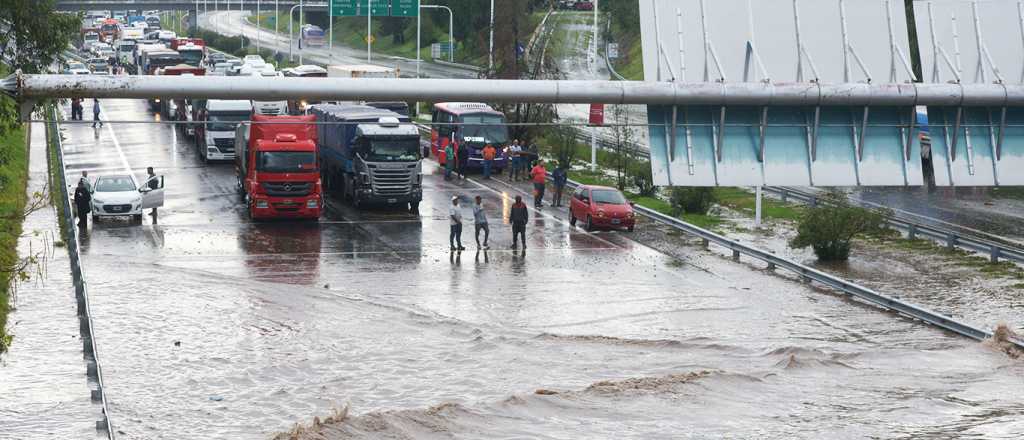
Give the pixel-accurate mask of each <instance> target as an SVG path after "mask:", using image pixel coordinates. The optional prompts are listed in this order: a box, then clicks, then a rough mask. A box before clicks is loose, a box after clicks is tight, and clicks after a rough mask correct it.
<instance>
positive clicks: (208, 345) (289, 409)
mask: <svg viewBox="0 0 1024 440" xmlns="http://www.w3.org/2000/svg"><path fill="white" fill-rule="evenodd" d="M102 104H103V109H104V117H105V118H107V119H114V120H118V119H120V120H139V119H150V120H152V119H154V116H153V115H151V114H150V113H149V112H148V111H146V109H145V106H144V103H142V102H141V101H131V100H104V101H102ZM64 132H65V136H66V137H67V140H66V142H65V150H66V151H65V155H66V158H67V163H68V170H67V172H68V174H69V177H70V178H72V179H75V178H77V175H78V174H79V173H80V172H81V170H89V171H90V175H93V176H95V175H99V174H103V173H120V172H123V171H124V170H126V169H127V170H130V171H131V172H133V173H135V174H136V175H137V176H140V177H141V176H142V175H143V174H144V172H145V171H144V170H145V167H146V166H153V167H155V168H156V170H157V172H158V173H159V174H163V175H165V176H166V182H167V191H166V194H167V203H166V206H165V207H164V208H162V209H161V210H160V214H159V217H158V221H157V222H156V223H155V224H154V221H153V219H152V218H147V219H146V220H144V224H143V225H132V224H129V223H128V222H124V221H103V222H101V223H100V224H90V226H89V230H88V231H86V232H85V234H83V244H82V249H83V252H84V255H83V258H84V262H85V266H86V268H87V273H88V274H89V277H90V279H89V282H90V286H91V295H92V302H93V304H92V309H93V313H94V321H95V323H96V326H97V328H96V338H97V340H98V341H99V343H100V346H101V350H102V351H103V352H102V353H101V355H102V358H103V359H104V372H105V375H106V376H105V382H106V383H107V393H108V394H107V399H108V401H109V402H110V406H111V419H112V421H113V423H114V424H115V426H116V427H117V429H118V430H119V431H121V435H120V438H184V437H208V438H266V437H269V436H270V435H272V434H273V433H276V432H280V431H283V430H286V429H288V428H289V427H290V426H291V424H292V423H294V422H297V421H308V420H310V419H311V418H312V416H314V415H320V416H321V417H322V416H323V415H325V414H327V412H328V411H329V409H330V408H331V407H332V406H336V407H341V406H344V405H345V404H349V405H351V410H350V411H351V412H350V414H352V415H353V416H356V418H355V419H354V421H353V423H356V425H352V426H351V427H348V428H351V429H348V428H346V430H344V432H342V433H338V434H337V438H344V437H349V436H355V437H360V436H363V437H367V438H373V437H382V436H386V435H392V436H397V437H401V436H403V435H404V436H407V437H416V438H420V437H435V438H437V437H440V438H446V437H449V436H451V437H455V438H480V437H516V436H519V437H536V438H580V437H588V438H666V437H676V436H679V435H691V436H694V437H697V438H707V437H722V436H725V435H733V436H736V437H739V438H755V437H756V438H780V439H781V438H824V437H830V438H863V437H869V436H874V437H878V438H900V437H922V436H934V437H939V438H947V437H959V436H963V437H970V436H975V437H984V438H1008V439H1009V438H1019V434H1020V433H1021V432H1024V425H1022V422H1021V420H1024V417H1022V416H1024V403H1022V401H1021V400H1020V398H1019V396H1020V395H1022V393H1024V383H1022V381H1021V379H1020V378H1021V377H1022V376H1024V366H1022V364H1021V363H1020V362H1019V361H1015V360H1012V359H1009V358H1008V357H1006V356H1005V355H1004V354H1002V353H1000V352H997V351H995V350H993V349H990V348H988V347H986V346H984V345H982V344H977V343H973V342H970V341H967V340H964V339H962V338H959V337H955V336H951V335H948V334H945V333H943V332H939V331H937V330H934V329H931V328H928V327H924V326H922V325H920V324H917V323H914V322H912V321H909V320H905V319H901V318H898V317H895V316H891V315H889V314H886V313H881V312H879V311H877V310H876V309H874V308H871V307H866V306H862V305H859V304H857V303H855V302H852V301H850V300H847V299H845V298H843V297H839V296H834V295H831V294H828V293H825V292H820V291H817V290H814V289H809V288H807V287H805V286H803V285H801V284H798V283H794V282H791V281H787V280H785V279H782V278H779V277H775V276H772V275H769V274H765V273H761V272H758V271H753V270H751V269H750V268H749V267H747V266H745V265H743V264H735V263H731V262H727V261H723V260H722V259H720V258H718V257H715V256H711V255H707V254H705V253H703V252H701V251H700V250H698V249H696V248H695V249H693V254H694V255H693V260H692V261H691V262H690V263H689V264H679V263H678V262H677V261H676V260H675V259H673V258H670V257H668V256H666V255H664V254H661V253H659V252H656V251H654V250H652V249H650V248H647V247H645V246H643V245H640V244H638V243H636V242H633V241H631V240H630V239H629V238H628V236H627V234H625V233H615V232H600V233H595V234H590V233H585V232H583V231H582V230H579V229H575V228H572V227H570V226H569V225H568V224H567V222H566V221H565V220H566V219H567V214H566V213H565V211H564V210H555V209H552V208H545V209H544V210H543V212H541V213H537V212H533V213H532V219H531V223H530V225H529V228H528V244H529V249H528V250H527V251H526V252H525V253H522V252H513V251H511V250H509V249H508V248H507V247H505V245H506V244H507V243H508V242H510V238H511V234H510V231H509V229H508V228H507V225H504V224H503V218H504V216H505V213H506V212H507V209H508V207H509V205H510V202H509V201H508V197H509V196H512V195H514V194H517V192H516V191H517V190H516V189H515V188H512V187H510V186H508V185H506V184H502V183H499V182H490V183H489V184H488V185H481V184H478V183H475V182H473V181H468V182H445V181H444V180H443V179H440V178H439V176H437V175H436V174H432V175H430V176H427V177H426V178H425V186H426V188H425V195H424V197H425V200H424V202H423V203H422V204H421V205H420V211H421V212H420V216H418V217H417V216H415V215H411V214H408V213H405V212H401V211H386V210H373V211H366V212H361V211H355V210H353V209H351V208H349V207H345V206H341V205H339V204H338V203H336V202H334V203H332V208H331V209H330V210H329V211H328V213H327V215H325V216H324V218H322V219H321V221H319V222H302V223H292V222H288V223H284V222H270V223H260V224H254V223H252V222H249V221H248V220H247V219H246V217H245V215H244V212H243V210H242V208H241V204H240V200H239V197H238V195H237V193H236V192H235V188H234V185H235V178H234V175H233V170H232V167H231V166H230V165H226V164H215V165H204V164H202V163H201V162H199V161H198V159H197V157H196V153H195V150H194V147H192V146H191V144H190V142H189V141H188V140H186V139H184V137H182V136H180V135H179V134H178V132H177V131H176V130H174V129H173V128H172V127H171V126H168V125H160V124H134V125H129V124H107V125H106V126H105V127H103V128H102V129H100V130H98V131H94V130H93V129H92V128H90V127H88V126H87V125H70V124H66V125H65V126H64ZM427 169H429V170H430V171H431V172H435V171H436V170H434V169H433V168H432V167H427ZM452 195H459V196H461V197H463V199H464V200H466V201H467V202H468V198H469V197H470V196H474V195H481V196H484V197H485V198H486V200H487V209H488V217H489V218H490V221H491V224H492V230H493V233H492V237H491V239H492V245H494V248H495V249H493V250H491V251H488V252H476V250H475V246H474V245H473V243H472V238H471V227H467V228H466V229H467V232H466V233H465V234H464V237H463V239H464V240H463V241H464V243H465V244H466V246H467V247H468V248H469V249H470V250H469V251H466V252H462V253H461V254H458V253H456V254H452V253H450V252H449V250H448V242H447V240H448V222H447V219H446V216H447V207H448V203H449V202H448V200H449V198H450V197H451V196H452ZM466 206H467V209H466V211H464V214H465V217H466V218H467V219H468V218H472V216H471V212H470V211H469V209H468V204H467V205H466ZM176 343H179V344H176ZM695 371H705V372H707V373H706V376H705V377H703V378H701V379H696V380H694V381H693V383H681V382H674V381H671V380H669V381H666V382H667V383H665V384H662V383H661V382H657V381H656V383H653V384H652V383H649V382H643V384H646V385H643V386H635V387H629V386H627V387H616V389H614V390H612V389H609V388H608V387H606V386H604V385H600V382H601V381H607V380H623V379H630V378H647V377H662V378H664V377H672V376H670V375H672V374H679V373H688V372H695ZM593 384H598V386H596V387H595V386H591V385H593ZM648 385H649V386H648ZM540 388H543V389H549V390H557V391H559V392H563V393H566V394H559V395H554V396H538V395H534V394H533V392H534V390H536V389H540ZM620 388H621V389H620ZM442 403H453V404H456V408H457V409H456V410H452V411H446V410H441V409H438V408H442V409H443V408H450V407H447V406H445V407H438V405H440V404H442ZM398 410H403V411H405V412H396V411H398ZM421 419H424V421H425V423H419V422H415V423H414V422H410V420H413V421H415V420H421ZM357 422H358V423H357ZM364 422H365V423H364Z"/></svg>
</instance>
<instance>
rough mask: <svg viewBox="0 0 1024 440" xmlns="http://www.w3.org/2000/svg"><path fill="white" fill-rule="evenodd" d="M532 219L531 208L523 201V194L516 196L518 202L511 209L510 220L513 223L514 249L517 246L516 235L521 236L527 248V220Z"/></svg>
mask: <svg viewBox="0 0 1024 440" xmlns="http://www.w3.org/2000/svg"><path fill="white" fill-rule="evenodd" d="M529 219H530V210H529V208H527V207H526V204H525V203H523V196H516V202H515V203H514V204H512V210H511V211H509V215H508V222H509V223H512V249H515V248H516V236H519V237H521V240H522V242H523V250H526V222H527V221H528V220H529Z"/></svg>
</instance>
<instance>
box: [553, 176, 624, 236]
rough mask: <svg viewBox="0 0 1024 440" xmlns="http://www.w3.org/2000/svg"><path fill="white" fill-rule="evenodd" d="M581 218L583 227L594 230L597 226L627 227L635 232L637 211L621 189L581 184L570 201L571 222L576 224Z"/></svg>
mask: <svg viewBox="0 0 1024 440" xmlns="http://www.w3.org/2000/svg"><path fill="white" fill-rule="evenodd" d="M577 220H581V221H583V222H585V223H583V227H584V228H585V229H586V230H588V231H592V230H594V229H596V228H616V229H617V228H626V229H627V230H628V231H629V232H633V226H634V225H636V213H634V212H633V203H632V202H630V201H629V200H627V199H626V197H625V196H623V195H622V193H621V192H619V190H617V189H615V188H609V187H607V186H596V185H580V186H579V187H577V188H576V192H575V193H573V195H572V199H571V200H570V201H569V224H571V225H573V226H576V221H577Z"/></svg>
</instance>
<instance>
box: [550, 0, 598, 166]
mask: <svg viewBox="0 0 1024 440" xmlns="http://www.w3.org/2000/svg"><path fill="white" fill-rule="evenodd" d="M541 62H544V61H543V60H541ZM596 62H597V0H594V41H592V42H591V44H590V67H591V69H590V70H591V71H594V63H596ZM590 170H591V171H597V127H596V126H593V127H590Z"/></svg>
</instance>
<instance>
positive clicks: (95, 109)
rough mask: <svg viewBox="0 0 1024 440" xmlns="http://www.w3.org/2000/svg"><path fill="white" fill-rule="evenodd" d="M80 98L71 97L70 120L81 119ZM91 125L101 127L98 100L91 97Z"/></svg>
mask: <svg viewBox="0 0 1024 440" xmlns="http://www.w3.org/2000/svg"><path fill="white" fill-rule="evenodd" d="M82 110H83V107H82V98H73V99H71V120H72V121H81V120H82ZM92 126H93V128H96V127H97V126H99V127H102V126H103V121H101V120H100V100H99V99H96V98H93V100H92Z"/></svg>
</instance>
